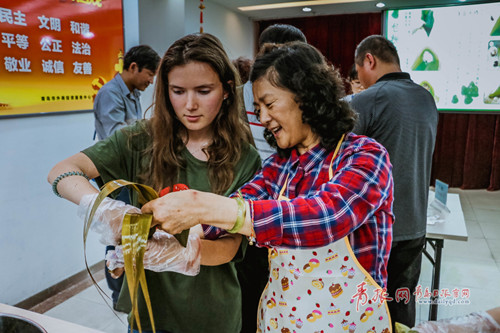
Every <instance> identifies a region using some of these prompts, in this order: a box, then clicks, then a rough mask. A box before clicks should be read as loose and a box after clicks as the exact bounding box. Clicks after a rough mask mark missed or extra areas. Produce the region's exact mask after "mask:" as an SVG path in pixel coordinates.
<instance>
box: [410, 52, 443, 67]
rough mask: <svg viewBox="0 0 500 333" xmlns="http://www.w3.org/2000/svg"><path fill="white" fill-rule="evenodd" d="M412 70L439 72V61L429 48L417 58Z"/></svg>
mask: <svg viewBox="0 0 500 333" xmlns="http://www.w3.org/2000/svg"><path fill="white" fill-rule="evenodd" d="M411 69H412V70H414V71H437V70H438V69H439V59H438V57H437V55H436V53H434V51H432V50H431V49H429V48H426V49H424V50H423V51H422V53H420V55H419V56H418V57H417V59H416V60H415V62H414V63H413V66H411Z"/></svg>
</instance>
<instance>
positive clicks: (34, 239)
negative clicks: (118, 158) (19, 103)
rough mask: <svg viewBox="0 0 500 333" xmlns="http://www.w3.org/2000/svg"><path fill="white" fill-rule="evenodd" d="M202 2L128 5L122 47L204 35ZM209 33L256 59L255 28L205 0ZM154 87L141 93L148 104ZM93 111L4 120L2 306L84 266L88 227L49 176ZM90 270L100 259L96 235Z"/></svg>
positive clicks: (129, 0) (88, 133) (0, 127)
mask: <svg viewBox="0 0 500 333" xmlns="http://www.w3.org/2000/svg"><path fill="white" fill-rule="evenodd" d="M198 5H199V1H195V0H124V1H123V6H124V24H125V29H124V31H125V34H126V36H125V49H129V48H130V47H132V46H134V45H138V44H150V45H151V46H152V47H153V48H154V49H155V50H156V51H157V52H159V53H160V54H161V55H163V53H164V51H165V50H166V49H167V48H168V46H169V45H170V44H171V43H172V42H173V41H174V40H176V39H178V38H179V37H181V36H182V35H183V34H185V33H189V32H197V31H199V8H198ZM205 5H206V7H207V8H206V9H205V11H204V15H205V22H206V23H205V24H204V27H205V31H206V32H209V33H212V34H214V35H216V36H217V37H219V38H220V39H221V41H222V42H223V44H224V46H225V48H226V50H227V51H228V54H229V56H230V57H231V58H237V57H238V56H240V55H244V56H247V57H252V54H253V50H252V45H253V42H252V41H253V26H252V23H251V22H250V21H249V20H248V19H247V18H246V17H244V16H241V15H239V14H236V13H233V12H230V11H229V10H227V9H225V8H224V7H221V6H219V5H217V4H214V3H211V2H210V1H207V0H205ZM152 91H153V88H152V87H150V88H148V89H147V90H146V92H145V93H144V94H143V98H142V104H143V107H144V109H145V106H147V105H149V104H150V103H151V99H150V98H151V94H152ZM93 132H94V121H93V114H92V113H78V114H66V115H51V116H40V117H26V118H13V119H0V175H1V176H0V177H1V178H0V227H1V229H0V303H6V304H16V303H18V302H20V301H22V300H24V299H26V298H28V297H30V296H32V295H34V294H36V293H38V292H40V291H42V290H44V289H46V288H48V287H50V286H52V285H54V284H56V283H58V282H60V281H62V280H64V279H66V278H67V277H69V276H71V275H73V274H76V273H78V272H80V271H82V270H83V269H84V267H85V266H84V260H83V244H82V243H83V242H82V231H83V222H82V221H80V220H79V219H78V218H77V216H76V206H75V205H73V204H71V203H69V202H68V201H66V200H64V199H60V198H58V197H56V196H55V195H54V194H52V189H51V186H50V185H49V184H48V183H47V181H46V177H47V173H48V172H49V170H50V168H51V167H52V166H53V165H54V164H56V163H57V162H58V161H60V160H62V159H64V158H66V157H68V156H70V155H72V154H74V153H76V152H78V151H80V150H81V149H84V148H86V147H88V146H89V145H91V144H92V135H93ZM87 251H88V252H87V257H88V262H89V265H92V264H94V263H96V262H98V261H100V260H102V259H103V256H104V246H103V245H101V244H99V243H98V242H97V240H96V237H95V236H94V235H93V236H92V237H91V239H90V240H89V243H88V246H87Z"/></svg>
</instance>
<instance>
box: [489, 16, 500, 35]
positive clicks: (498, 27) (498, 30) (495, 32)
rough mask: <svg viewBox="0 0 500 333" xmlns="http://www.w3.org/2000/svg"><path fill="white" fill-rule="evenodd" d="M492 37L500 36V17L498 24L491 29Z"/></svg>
mask: <svg viewBox="0 0 500 333" xmlns="http://www.w3.org/2000/svg"><path fill="white" fill-rule="evenodd" d="M490 36H500V16H499V17H498V18H497V22H496V23H495V25H494V26H493V29H491V33H490Z"/></svg>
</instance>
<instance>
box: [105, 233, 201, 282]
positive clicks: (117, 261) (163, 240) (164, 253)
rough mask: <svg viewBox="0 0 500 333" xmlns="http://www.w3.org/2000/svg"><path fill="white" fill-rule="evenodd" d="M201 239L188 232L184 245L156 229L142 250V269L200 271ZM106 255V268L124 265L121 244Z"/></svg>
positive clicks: (182, 271)
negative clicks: (144, 250)
mask: <svg viewBox="0 0 500 333" xmlns="http://www.w3.org/2000/svg"><path fill="white" fill-rule="evenodd" d="M200 245H201V240H200V236H199V235H198V234H194V235H193V234H190V235H189V237H188V241H187V244H186V247H183V246H182V245H181V244H180V243H179V241H177V239H176V238H175V237H174V236H172V235H170V234H169V233H166V232H165V231H162V230H157V231H156V232H155V233H154V234H153V236H152V237H151V239H149V240H148V243H147V248H146V252H144V259H143V264H144V269H147V270H150V271H154V272H176V273H181V274H184V275H190V276H194V275H197V274H198V273H199V272H200V260H201V248H200ZM110 252H111V251H108V255H107V256H106V260H107V261H108V263H107V265H108V269H109V270H112V271H113V270H116V269H117V268H121V267H123V266H124V260H123V251H122V246H117V247H116V248H115V251H114V253H110Z"/></svg>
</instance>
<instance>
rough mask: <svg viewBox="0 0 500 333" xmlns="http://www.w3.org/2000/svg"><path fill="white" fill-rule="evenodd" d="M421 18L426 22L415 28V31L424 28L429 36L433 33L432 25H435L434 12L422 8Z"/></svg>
mask: <svg viewBox="0 0 500 333" xmlns="http://www.w3.org/2000/svg"><path fill="white" fill-rule="evenodd" d="M420 19H421V20H422V21H424V23H423V24H422V26H421V27H418V28H417V29H415V30H413V33H416V32H417V31H418V30H420V29H424V30H425V33H426V34H427V37H428V36H429V35H430V34H431V30H432V27H434V12H433V11H432V10H422V15H420Z"/></svg>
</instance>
